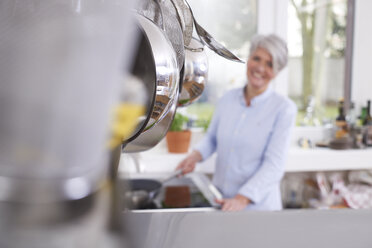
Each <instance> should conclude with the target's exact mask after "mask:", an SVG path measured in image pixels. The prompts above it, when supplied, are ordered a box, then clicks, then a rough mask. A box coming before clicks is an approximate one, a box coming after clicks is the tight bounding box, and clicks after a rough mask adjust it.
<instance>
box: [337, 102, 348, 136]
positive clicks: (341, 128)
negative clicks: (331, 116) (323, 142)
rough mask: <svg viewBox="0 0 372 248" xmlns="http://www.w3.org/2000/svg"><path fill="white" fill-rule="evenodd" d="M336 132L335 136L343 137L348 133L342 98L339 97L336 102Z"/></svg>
mask: <svg viewBox="0 0 372 248" xmlns="http://www.w3.org/2000/svg"><path fill="white" fill-rule="evenodd" d="M335 125H336V133H335V138H343V137H345V136H347V135H348V124H347V121H346V116H345V109H344V99H343V98H341V99H340V101H339V102H338V116H337V117H336V122H335Z"/></svg>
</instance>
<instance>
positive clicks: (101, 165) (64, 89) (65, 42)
mask: <svg viewBox="0 0 372 248" xmlns="http://www.w3.org/2000/svg"><path fill="white" fill-rule="evenodd" d="M128 3H129V1H117V0H111V1H100V0H89V1H84V0H73V1H59V0H48V1H45V0H23V1H14V0H3V1H1V4H0V115H1V116H0V185H2V186H4V187H2V189H3V192H2V194H1V195H0V197H1V198H2V199H6V200H15V201H26V202H28V201H35V202H50V201H56V200H61V199H77V198H82V197H84V196H86V195H87V194H89V193H91V192H92V191H94V190H96V189H97V187H98V184H99V181H100V180H101V179H102V177H104V176H106V175H105V173H106V170H107V168H106V167H107V163H108V151H106V149H105V144H106V141H107V139H108V136H109V134H108V125H109V120H110V118H109V117H110V116H109V114H110V110H111V107H112V105H113V104H114V103H116V101H117V100H118V97H119V96H118V95H117V94H118V93H117V92H119V91H118V87H119V83H120V82H122V81H121V80H120V78H123V77H124V76H125V75H124V71H125V68H126V67H127V62H128V61H129V60H130V53H129V51H130V46H129V43H130V42H131V41H132V40H134V39H133V37H131V35H132V33H131V32H132V31H131V29H130V28H129V27H130V25H128V24H130V19H131V18H130V14H129V9H128V6H126V5H127V4H128ZM128 37H130V38H128ZM124 48H125V49H124ZM124 55H126V56H125V57H124ZM123 63H124V64H123ZM76 182H79V183H76ZM71 187H73V188H74V189H73V190H71ZM4 189H6V190H4ZM75 190H76V192H73V193H72V191H75Z"/></svg>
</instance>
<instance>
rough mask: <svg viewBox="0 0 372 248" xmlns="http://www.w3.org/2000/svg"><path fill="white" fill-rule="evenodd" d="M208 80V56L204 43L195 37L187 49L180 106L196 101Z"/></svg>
mask: <svg viewBox="0 0 372 248" xmlns="http://www.w3.org/2000/svg"><path fill="white" fill-rule="evenodd" d="M207 81H208V58H207V54H206V53H205V50H204V45H203V44H202V43H201V42H200V41H199V40H197V39H195V38H193V39H192V40H191V42H190V44H189V46H188V47H186V49H185V71H184V75H183V83H182V91H181V94H180V97H179V100H178V106H179V107H183V106H187V105H190V104H191V103H193V102H195V101H196V100H197V99H198V98H199V97H200V96H201V94H202V93H203V91H204V87H205V83H206V82H207Z"/></svg>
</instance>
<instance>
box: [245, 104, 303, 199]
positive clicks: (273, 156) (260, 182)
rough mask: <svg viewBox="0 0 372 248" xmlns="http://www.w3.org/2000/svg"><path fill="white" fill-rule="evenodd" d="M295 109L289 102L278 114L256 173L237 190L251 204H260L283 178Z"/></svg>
mask: <svg viewBox="0 0 372 248" xmlns="http://www.w3.org/2000/svg"><path fill="white" fill-rule="evenodd" d="M296 114H297V108H296V106H295V104H294V103H293V102H290V104H289V105H287V106H286V108H284V109H283V110H282V111H280V112H279V115H278V117H277V120H276V122H275V124H274V128H273V132H272V134H271V136H270V138H269V140H268V144H267V148H266V151H265V152H264V155H263V160H262V164H261V166H260V167H259V169H258V170H257V172H256V173H255V174H254V175H253V176H252V177H251V178H250V179H249V180H248V181H247V182H246V183H245V184H243V186H242V187H241V188H240V190H239V194H241V195H244V196H246V197H248V198H249V199H250V200H252V201H253V202H260V201H261V200H262V199H263V198H264V197H265V196H266V195H267V193H268V192H269V191H270V190H271V189H272V187H273V186H275V185H277V184H278V183H279V182H280V180H281V179H282V177H283V174H284V166H285V160H286V157H287V152H288V148H289V143H290V135H291V130H292V128H293V126H294V123H295V118H296Z"/></svg>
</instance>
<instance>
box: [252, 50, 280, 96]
mask: <svg viewBox="0 0 372 248" xmlns="http://www.w3.org/2000/svg"><path fill="white" fill-rule="evenodd" d="M274 77H275V73H274V69H273V59H272V56H271V55H270V53H268V52H267V51H266V50H265V49H263V48H260V47H259V48H257V49H256V50H255V51H254V52H253V53H252V54H251V55H250V57H249V59H248V61H247V78H248V82H249V85H250V87H251V88H252V89H254V90H255V91H257V92H263V91H265V90H266V88H267V86H268V85H269V83H270V81H271V80H272V79H273V78H274Z"/></svg>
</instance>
